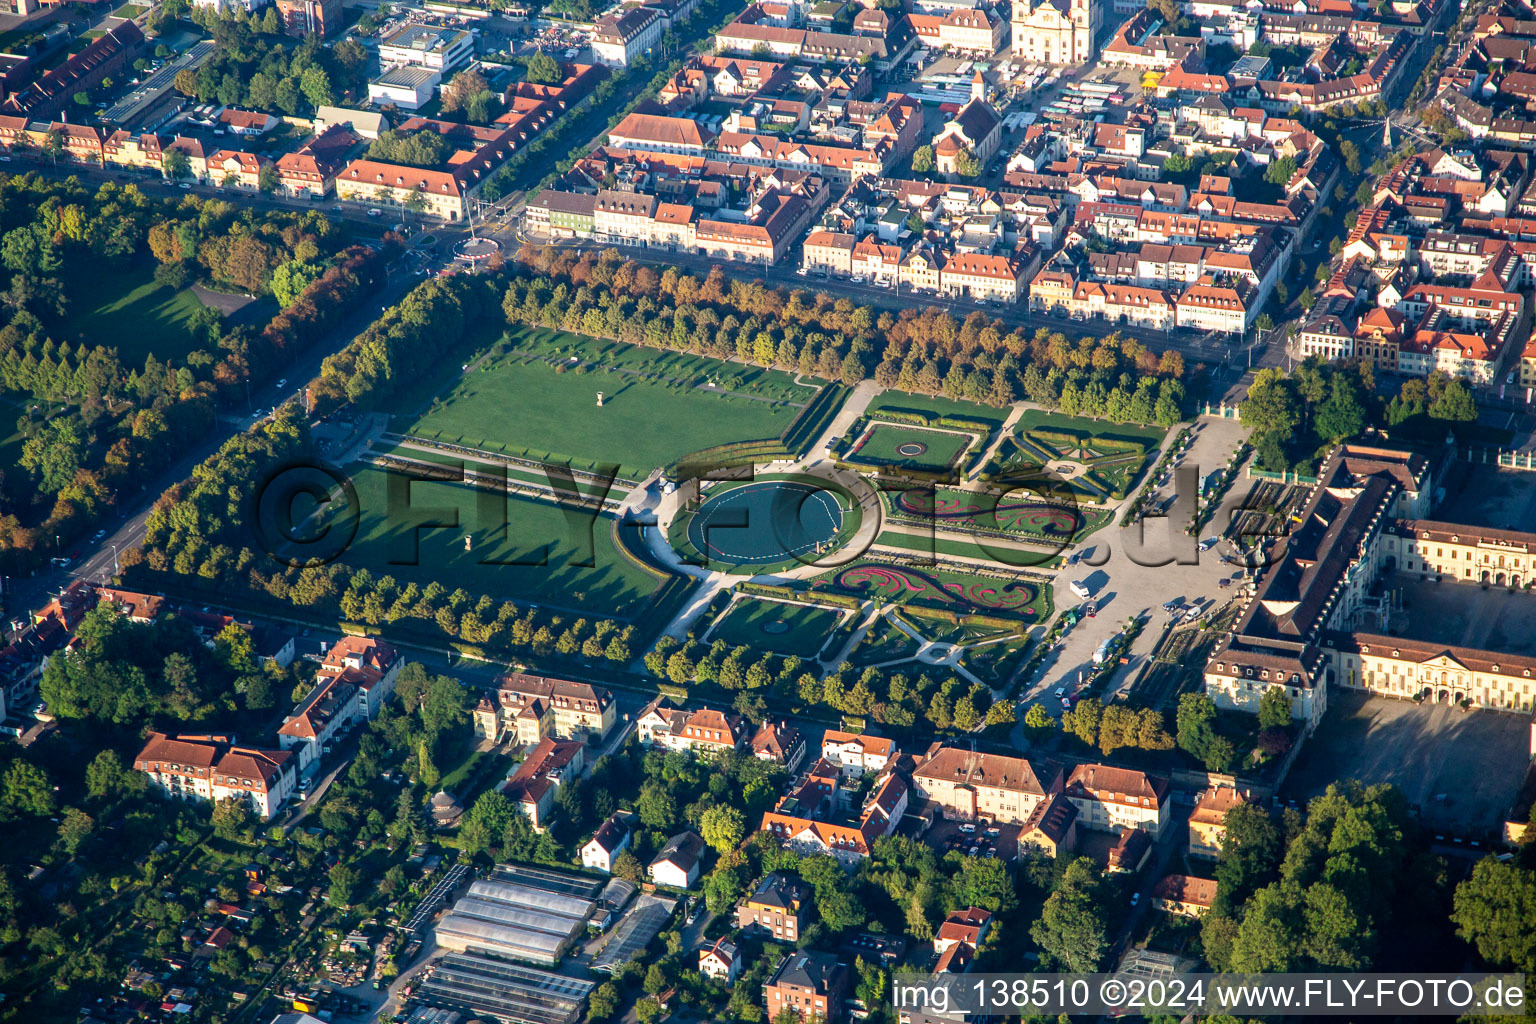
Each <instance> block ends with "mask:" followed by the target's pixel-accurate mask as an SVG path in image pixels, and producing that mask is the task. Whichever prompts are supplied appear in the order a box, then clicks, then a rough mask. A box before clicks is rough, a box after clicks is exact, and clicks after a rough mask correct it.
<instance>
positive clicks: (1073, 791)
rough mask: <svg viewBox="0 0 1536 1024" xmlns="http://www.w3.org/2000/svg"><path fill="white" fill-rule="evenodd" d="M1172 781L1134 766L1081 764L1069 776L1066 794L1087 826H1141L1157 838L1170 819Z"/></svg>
mask: <svg viewBox="0 0 1536 1024" xmlns="http://www.w3.org/2000/svg"><path fill="white" fill-rule="evenodd" d="M1168 791H1169V782H1168V780H1167V779H1166V778H1163V777H1162V776H1158V775H1148V774H1146V773H1145V772H1140V771H1136V770H1135V769H1132V768H1115V767H1112V766H1111V765H1107V764H1080V765H1078V766H1077V767H1076V768H1074V769H1072V774H1070V775H1069V776H1067V784H1066V795H1067V799H1068V800H1070V801H1072V805H1073V806H1074V807H1076V808H1077V813H1078V820H1079V821H1080V822H1081V823H1082V824H1083V825H1084V826H1085V827H1087V828H1091V829H1098V830H1100V831H1107V832H1120V831H1123V830H1125V829H1131V828H1142V829H1146V830H1147V832H1148V833H1149V834H1150V835H1151V836H1152V837H1153V838H1154V839H1155V838H1157V836H1158V835H1159V834H1160V833H1161V832H1162V829H1163V826H1164V825H1165V824H1167V821H1168V806H1169V800H1168Z"/></svg>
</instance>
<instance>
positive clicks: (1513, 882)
mask: <svg viewBox="0 0 1536 1024" xmlns="http://www.w3.org/2000/svg"><path fill="white" fill-rule="evenodd" d="M1451 921H1452V923H1453V924H1455V925H1456V931H1457V934H1458V935H1460V936H1461V937H1462V938H1463V939H1465V940H1466V941H1467V942H1470V943H1471V944H1472V945H1473V946H1474V947H1475V948H1476V949H1477V955H1478V956H1480V957H1482V958H1483V959H1484V960H1486V961H1487V962H1488V963H1489V964H1491V965H1493V966H1496V967H1511V968H1513V969H1515V970H1517V971H1523V972H1525V973H1526V974H1531V973H1533V972H1536V873H1533V872H1532V871H1531V870H1529V869H1528V868H1524V867H1521V866H1519V865H1518V864H1516V863H1514V862H1512V861H1504V862H1501V861H1499V860H1497V859H1496V858H1494V857H1484V858H1483V859H1482V860H1480V861H1478V862H1477V864H1476V866H1474V867H1473V868H1472V876H1471V877H1470V878H1468V879H1467V880H1466V881H1464V882H1462V883H1461V884H1460V885H1458V886H1457V887H1456V895H1455V900H1454V903H1453V909H1452V912H1451Z"/></svg>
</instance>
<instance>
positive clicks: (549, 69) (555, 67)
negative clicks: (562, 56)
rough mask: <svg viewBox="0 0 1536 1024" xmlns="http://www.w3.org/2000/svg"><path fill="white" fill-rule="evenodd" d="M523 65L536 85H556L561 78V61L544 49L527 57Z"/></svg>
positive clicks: (529, 78) (529, 79)
mask: <svg viewBox="0 0 1536 1024" xmlns="http://www.w3.org/2000/svg"><path fill="white" fill-rule="evenodd" d="M523 67H524V68H525V69H527V74H528V81H530V82H532V83H534V84H535V85H554V84H556V83H557V82H559V81H560V79H561V74H560V63H559V61H557V60H555V58H553V57H551V56H550V55H549V54H547V53H545V52H544V51H542V50H540V51H539V52H538V53H535V54H533V55H532V56H530V57H528V58H527V59H525V60H524V61H523Z"/></svg>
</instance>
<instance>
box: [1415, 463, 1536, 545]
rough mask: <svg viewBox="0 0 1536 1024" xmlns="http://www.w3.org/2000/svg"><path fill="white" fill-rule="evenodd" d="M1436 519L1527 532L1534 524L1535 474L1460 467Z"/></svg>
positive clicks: (1535, 511)
mask: <svg viewBox="0 0 1536 1024" xmlns="http://www.w3.org/2000/svg"><path fill="white" fill-rule="evenodd" d="M1435 518H1436V519H1441V520H1444V521H1446V522H1451V523H1468V524H1474V525H1477V526H1492V527H1496V528H1498V529H1501V530H1530V529H1531V524H1533V523H1536V473H1532V472H1529V471H1526V470H1518V469H1500V468H1498V467H1497V466H1488V465H1472V466H1466V465H1465V464H1459V465H1458V466H1457V467H1456V469H1455V472H1453V474H1452V475H1451V477H1450V478H1449V479H1448V480H1447V487H1446V495H1445V500H1444V501H1443V502H1441V504H1440V507H1439V508H1438V509H1436V511H1435Z"/></svg>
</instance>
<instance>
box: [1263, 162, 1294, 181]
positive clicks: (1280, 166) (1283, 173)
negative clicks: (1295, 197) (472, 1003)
mask: <svg viewBox="0 0 1536 1024" xmlns="http://www.w3.org/2000/svg"><path fill="white" fill-rule="evenodd" d="M1295 175H1296V159H1295V158H1294V157H1289V156H1283V157H1281V158H1280V159H1279V160H1275V161H1272V162H1271V163H1270V165H1269V166H1268V167H1266V168H1265V169H1264V180H1265V181H1267V182H1269V183H1270V184H1271V185H1284V184H1285V183H1286V182H1288V181H1290V180H1291V178H1293V177H1295Z"/></svg>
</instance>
